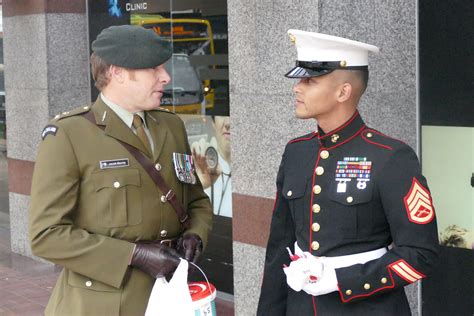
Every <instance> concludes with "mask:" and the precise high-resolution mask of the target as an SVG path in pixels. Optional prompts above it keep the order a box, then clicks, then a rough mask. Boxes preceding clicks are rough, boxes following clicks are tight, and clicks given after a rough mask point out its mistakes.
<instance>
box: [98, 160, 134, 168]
mask: <svg viewBox="0 0 474 316" xmlns="http://www.w3.org/2000/svg"><path fill="white" fill-rule="evenodd" d="M129 165H130V162H129V160H128V158H121V159H113V160H101V161H99V167H100V169H112V168H122V167H128V166H129Z"/></svg>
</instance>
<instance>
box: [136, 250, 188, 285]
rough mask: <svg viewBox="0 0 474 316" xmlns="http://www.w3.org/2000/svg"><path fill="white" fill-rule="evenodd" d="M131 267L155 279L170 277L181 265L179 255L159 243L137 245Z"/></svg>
mask: <svg viewBox="0 0 474 316" xmlns="http://www.w3.org/2000/svg"><path fill="white" fill-rule="evenodd" d="M130 265H131V266H134V267H137V268H138V269H140V270H142V271H144V272H146V273H148V274H149V275H151V276H152V277H154V278H158V277H163V276H164V277H170V276H171V275H172V274H173V272H174V271H175V270H176V268H177V267H178V265H179V255H178V253H177V252H176V251H175V250H174V249H172V248H169V247H168V246H165V245H162V244H161V243H159V242H157V243H137V244H136V246H135V250H134V251H133V255H132V261H131V262H130Z"/></svg>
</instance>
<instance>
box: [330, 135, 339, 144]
mask: <svg viewBox="0 0 474 316" xmlns="http://www.w3.org/2000/svg"><path fill="white" fill-rule="evenodd" d="M338 139H339V135H337V134H332V136H331V141H332V142H333V143H335V142H337V140H338Z"/></svg>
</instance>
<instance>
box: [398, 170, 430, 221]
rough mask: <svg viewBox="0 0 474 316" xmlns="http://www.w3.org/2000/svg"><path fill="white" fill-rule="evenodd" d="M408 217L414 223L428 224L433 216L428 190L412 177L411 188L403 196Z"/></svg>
mask: <svg viewBox="0 0 474 316" xmlns="http://www.w3.org/2000/svg"><path fill="white" fill-rule="evenodd" d="M403 201H404V202H405V208H406V210H407V214H408V219H409V220H410V221H411V222H413V223H415V224H428V223H429V222H431V220H432V219H433V217H434V208H433V203H432V202H431V195H430V192H429V191H428V190H427V189H426V188H425V187H424V186H423V185H422V184H421V183H420V182H418V180H417V179H416V178H415V177H413V180H412V183H411V188H410V190H409V191H408V193H407V194H406V195H405V197H404V198H403Z"/></svg>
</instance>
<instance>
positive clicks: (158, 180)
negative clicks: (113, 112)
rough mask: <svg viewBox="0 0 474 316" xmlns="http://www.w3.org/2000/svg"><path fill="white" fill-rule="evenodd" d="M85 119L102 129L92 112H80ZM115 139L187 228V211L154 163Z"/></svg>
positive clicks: (182, 225) (183, 228)
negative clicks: (150, 180)
mask: <svg viewBox="0 0 474 316" xmlns="http://www.w3.org/2000/svg"><path fill="white" fill-rule="evenodd" d="M82 115H83V116H84V117H85V118H86V119H88V120H89V121H90V122H91V123H92V124H94V125H95V126H97V127H99V128H100V129H102V130H103V129H104V128H105V127H104V126H100V125H97V124H96V122H95V117H94V113H92V112H90V111H89V112H86V113H84V114H82ZM117 141H118V142H119V143H120V144H122V146H123V147H125V149H126V150H128V152H129V153H130V154H131V155H132V156H133V157H135V159H136V160H137V161H138V163H139V164H140V165H141V166H142V167H143V169H145V171H146V172H147V174H148V175H149V176H150V177H151V179H152V180H153V182H155V184H156V186H157V187H158V189H160V191H161V192H162V193H163V194H164V195H162V196H161V202H163V203H166V202H169V203H170V204H171V206H172V207H173V208H174V210H175V211H176V214H178V218H179V222H180V223H181V229H182V230H185V229H187V228H189V216H188V213H187V212H186V211H185V209H184V208H183V206H182V205H181V203H179V201H178V199H177V198H176V194H174V192H173V190H171V189H170V188H169V187H168V185H167V184H166V182H165V180H163V178H162V177H161V175H160V173H159V172H158V171H157V170H156V169H155V164H153V162H152V161H151V160H150V159H149V158H148V157H146V156H145V155H144V154H143V153H142V152H141V151H139V150H138V149H136V148H135V147H133V146H131V145H129V144H127V143H125V142H123V141H121V140H119V139H117Z"/></svg>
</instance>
